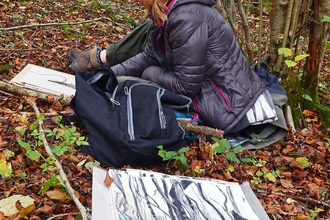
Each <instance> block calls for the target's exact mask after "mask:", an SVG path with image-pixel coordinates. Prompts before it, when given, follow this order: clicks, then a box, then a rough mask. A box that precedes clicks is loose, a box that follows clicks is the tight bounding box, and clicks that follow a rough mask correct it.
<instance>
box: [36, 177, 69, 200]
mask: <svg viewBox="0 0 330 220" xmlns="http://www.w3.org/2000/svg"><path fill="white" fill-rule="evenodd" d="M55 186H60V187H61V188H65V187H64V186H63V183H62V182H61V181H60V180H59V179H58V177H57V176H55V175H52V177H51V178H50V179H48V180H47V181H46V182H45V183H43V184H42V188H41V189H40V190H39V192H38V194H40V195H42V194H44V193H45V192H47V191H48V190H49V189H50V188H51V187H55Z"/></svg>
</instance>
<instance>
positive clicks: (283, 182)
mask: <svg viewBox="0 0 330 220" xmlns="http://www.w3.org/2000/svg"><path fill="white" fill-rule="evenodd" d="M280 182H281V185H282V186H283V187H284V188H286V189H290V188H293V185H292V182H291V180H283V179H281V180H280Z"/></svg>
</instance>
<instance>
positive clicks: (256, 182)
mask: <svg viewBox="0 0 330 220" xmlns="http://www.w3.org/2000/svg"><path fill="white" fill-rule="evenodd" d="M261 176H263V173H262V172H260V171H258V172H257V173H256V176H254V177H252V180H251V183H254V184H259V183H262V180H261V178H260V177H261Z"/></svg>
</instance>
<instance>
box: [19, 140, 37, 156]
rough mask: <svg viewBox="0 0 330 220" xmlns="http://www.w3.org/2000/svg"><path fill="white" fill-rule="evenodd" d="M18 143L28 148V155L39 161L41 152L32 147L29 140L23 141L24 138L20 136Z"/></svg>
mask: <svg viewBox="0 0 330 220" xmlns="http://www.w3.org/2000/svg"><path fill="white" fill-rule="evenodd" d="M17 143H18V144H19V145H20V146H21V147H22V148H24V149H25V150H26V153H25V154H26V155H27V156H28V157H29V158H30V159H31V160H34V161H39V159H40V154H39V152H38V151H36V150H34V149H32V147H31V145H30V144H29V143H28V142H25V141H23V140H22V139H20V138H18V139H17Z"/></svg>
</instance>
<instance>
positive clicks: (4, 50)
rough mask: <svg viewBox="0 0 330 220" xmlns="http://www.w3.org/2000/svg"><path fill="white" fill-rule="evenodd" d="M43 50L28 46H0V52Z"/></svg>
mask: <svg viewBox="0 0 330 220" xmlns="http://www.w3.org/2000/svg"><path fill="white" fill-rule="evenodd" d="M39 50H44V49H40V48H29V49H21V48H0V52H7V51H16V52H24V51H39Z"/></svg>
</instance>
